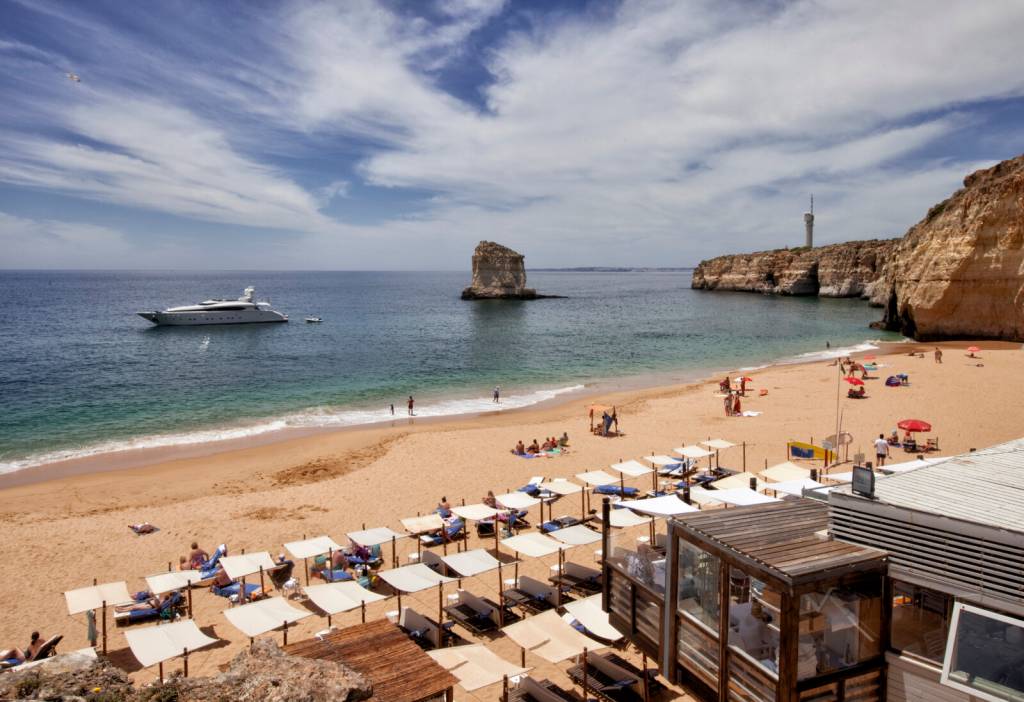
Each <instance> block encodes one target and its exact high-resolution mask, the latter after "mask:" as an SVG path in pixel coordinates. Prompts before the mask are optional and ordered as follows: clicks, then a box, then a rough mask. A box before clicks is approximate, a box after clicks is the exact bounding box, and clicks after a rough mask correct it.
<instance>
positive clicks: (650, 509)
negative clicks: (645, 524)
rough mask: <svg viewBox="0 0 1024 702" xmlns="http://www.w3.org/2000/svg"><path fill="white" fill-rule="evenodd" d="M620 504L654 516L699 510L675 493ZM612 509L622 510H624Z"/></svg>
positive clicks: (669, 515) (671, 515)
mask: <svg viewBox="0 0 1024 702" xmlns="http://www.w3.org/2000/svg"><path fill="white" fill-rule="evenodd" d="M691 496H692V491H691ZM619 504H623V505H625V506H626V507H629V508H630V509H631V510H634V511H636V512H640V513H642V514H649V515H652V516H654V517H674V516H675V515H677V514H686V513H687V512H696V511H697V508H696V507H694V506H693V505H688V504H686V503H685V502H683V501H682V500H681V499H680V498H679V497H676V496H675V495H662V496H661V497H652V498H650V499H647V500H629V501H627V502H620V503H619ZM612 511H613V512H621V511H622V510H612Z"/></svg>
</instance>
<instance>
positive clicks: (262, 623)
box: [224, 597, 313, 638]
mask: <svg viewBox="0 0 1024 702" xmlns="http://www.w3.org/2000/svg"><path fill="white" fill-rule="evenodd" d="M312 614H313V613H312V612H304V611H302V610H301V609H296V608H295V607H292V606H291V605H290V604H288V602H287V601H285V599H284V598H283V597H271V598H270V599H267V600H257V601H256V602H251V603H250V604H244V605H241V606H240V607H232V608H231V609H226V610H224V616H225V617H227V619H228V621H229V622H231V624H232V626H234V627H235V628H236V629H238V630H239V631H240V632H242V633H243V634H245V635H246V636H248V637H249V638H253V637H256V636H259V635H260V634H265V633H267V632H268V631H273V630H274V629H276V628H278V627H279V626H283V625H284V623H285V622H288V623H289V624H294V623H295V622H297V621H299V620H300V619H305V618H306V617H308V616H311V615H312Z"/></svg>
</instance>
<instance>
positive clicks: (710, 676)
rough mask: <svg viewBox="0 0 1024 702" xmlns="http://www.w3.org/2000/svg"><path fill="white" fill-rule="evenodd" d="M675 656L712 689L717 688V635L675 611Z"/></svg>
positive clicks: (687, 616) (691, 618)
mask: <svg viewBox="0 0 1024 702" xmlns="http://www.w3.org/2000/svg"><path fill="white" fill-rule="evenodd" d="M676 622H677V626H676V629H677V630H678V632H679V635H678V636H677V637H676V658H677V661H678V663H679V664H680V665H681V666H683V667H684V668H686V669H687V670H688V671H690V673H691V674H693V675H694V676H696V677H697V678H699V679H700V680H702V681H704V683H705V684H707V686H708V687H710V688H711V689H712V690H717V689H718V669H719V664H718V636H717V635H716V634H715V632H713V631H712V630H711V629H709V628H708V627H706V626H704V625H703V624H701V623H700V622H698V621H697V620H696V619H694V618H693V617H691V616H689V615H688V614H685V613H683V612H676Z"/></svg>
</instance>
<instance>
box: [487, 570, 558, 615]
mask: <svg viewBox="0 0 1024 702" xmlns="http://www.w3.org/2000/svg"><path fill="white" fill-rule="evenodd" d="M501 596H502V598H504V600H505V601H506V602H509V603H511V604H513V605H515V606H516V607H519V608H520V609H522V610H523V611H524V612H527V613H531V614H539V613H541V612H545V611H547V610H549V609H554V608H555V607H556V605H557V602H558V598H557V593H556V592H555V588H553V587H551V586H550V585H545V584H544V583H542V582H540V581H539V580H534V579H533V578H531V577H529V576H526V575H523V576H520V578H519V581H518V582H517V583H516V586H515V587H512V588H509V589H507V590H505V591H504V592H503V593H501Z"/></svg>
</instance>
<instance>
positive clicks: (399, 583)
mask: <svg viewBox="0 0 1024 702" xmlns="http://www.w3.org/2000/svg"><path fill="white" fill-rule="evenodd" d="M378 575H379V576H380V577H381V578H382V579H383V580H384V582H386V583H387V584H388V585H390V586H391V587H393V588H395V589H396V590H400V591H402V592H419V591H420V590H426V589H427V588H431V587H436V586H437V584H438V583H450V582H452V581H453V580H454V579H455V578H446V577H445V576H443V575H440V574H439V573H435V572H434V571H433V570H431V569H430V568H428V567H427V566H425V565H423V564H422V563H414V564H413V565H407V566H402V567H401V568H392V569H391V570H382V571H380V572H379V573H378Z"/></svg>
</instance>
